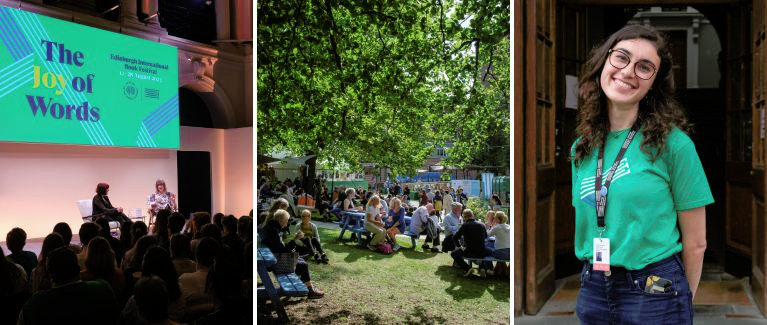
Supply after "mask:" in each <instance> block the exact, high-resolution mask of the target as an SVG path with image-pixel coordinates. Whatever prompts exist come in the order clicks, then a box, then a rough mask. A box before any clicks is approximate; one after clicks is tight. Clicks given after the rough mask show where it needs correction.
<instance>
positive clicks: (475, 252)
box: [450, 209, 493, 277]
mask: <svg viewBox="0 0 767 325" xmlns="http://www.w3.org/2000/svg"><path fill="white" fill-rule="evenodd" d="M463 220H464V223H463V225H461V227H460V228H458V231H457V232H456V233H455V235H453V244H455V247H457V248H456V249H455V250H454V251H453V252H452V253H450V256H452V257H453V261H454V263H453V265H455V266H456V267H458V268H460V269H462V270H464V271H466V274H464V275H469V274H471V273H472V272H473V271H474V268H472V267H471V266H469V264H467V263H466V261H464V260H463V258H464V257H472V258H484V257H485V256H488V255H492V254H493V251H492V250H491V249H490V248H487V247H486V246H485V239H486V238H487V231H486V230H485V226H483V225H482V224H481V223H479V222H477V221H476V220H475V219H474V212H472V211H471V209H465V210H463ZM461 237H463V243H464V245H463V246H461V243H460V239H461ZM488 264H491V263H489V262H482V265H480V268H479V276H481V277H484V276H485V275H486V270H487V269H489V268H490V267H491V266H492V265H488Z"/></svg>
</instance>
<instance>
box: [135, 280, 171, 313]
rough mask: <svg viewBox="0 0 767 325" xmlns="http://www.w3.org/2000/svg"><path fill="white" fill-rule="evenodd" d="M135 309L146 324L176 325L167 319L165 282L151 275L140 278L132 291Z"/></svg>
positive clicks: (167, 299)
mask: <svg viewBox="0 0 767 325" xmlns="http://www.w3.org/2000/svg"><path fill="white" fill-rule="evenodd" d="M133 291H134V294H133V297H134V300H135V301H136V309H137V310H138V314H139V316H141V318H142V319H144V320H145V321H146V323H147V324H151V325H154V324H157V325H178V324H179V323H177V322H174V321H172V320H170V319H169V318H168V304H169V299H170V298H169V297H168V289H167V288H166V287H165V281H163V280H162V279H160V278H159V277H157V276H155V275H153V276H149V277H142V278H141V279H140V280H139V281H138V282H137V283H136V287H135V288H134V289H133Z"/></svg>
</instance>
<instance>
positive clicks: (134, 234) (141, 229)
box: [130, 221, 149, 246]
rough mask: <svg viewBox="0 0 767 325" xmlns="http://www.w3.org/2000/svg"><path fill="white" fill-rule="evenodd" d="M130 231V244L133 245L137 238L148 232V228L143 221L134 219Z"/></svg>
mask: <svg viewBox="0 0 767 325" xmlns="http://www.w3.org/2000/svg"><path fill="white" fill-rule="evenodd" d="M130 233H131V246H133V244H135V243H136V242H137V241H138V239H139V238H141V237H143V236H145V235H146V234H148V233H149V230H148V229H147V226H146V223H144V222H143V221H136V222H134V223H133V225H132V226H131V228H130Z"/></svg>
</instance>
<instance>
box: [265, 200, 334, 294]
mask: <svg viewBox="0 0 767 325" xmlns="http://www.w3.org/2000/svg"><path fill="white" fill-rule="evenodd" d="M288 219H290V214H289V213H288V212H287V211H285V210H277V211H276V212H275V213H274V219H273V220H270V221H269V222H268V223H267V224H266V226H264V227H263V229H262V230H261V242H262V243H263V244H264V245H265V246H266V247H268V248H269V250H271V251H272V253H273V254H278V253H288V252H291V251H293V250H294V249H295V248H296V242H297V241H299V240H301V238H303V232H297V233H296V234H295V236H294V237H293V239H292V240H291V241H289V242H288V243H287V244H285V243H284V242H283V241H282V230H283V229H285V228H286V227H287V226H288ZM296 274H297V275H298V276H299V277H300V278H301V281H303V282H304V283H305V284H306V287H307V288H309V299H316V298H322V296H324V295H325V293H324V292H322V291H321V290H319V289H318V288H315V287H314V284H313V283H312V280H311V276H310V274H309V264H307V263H306V261H304V259H303V258H300V257H299V258H298V263H297V264H296Z"/></svg>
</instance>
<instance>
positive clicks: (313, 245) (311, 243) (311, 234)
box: [296, 209, 328, 264]
mask: <svg viewBox="0 0 767 325" xmlns="http://www.w3.org/2000/svg"><path fill="white" fill-rule="evenodd" d="M299 231H301V232H303V233H304V238H302V239H301V243H302V244H303V245H299V246H297V247H296V249H297V250H298V252H299V254H301V255H306V254H312V255H314V261H315V262H317V263H325V264H327V263H328V256H327V255H325V251H324V250H322V246H321V245H320V233H319V231H317V225H315V224H314V223H312V212H311V211H309V210H308V209H304V210H302V211H301V223H299V224H297V225H296V233H298V232H299Z"/></svg>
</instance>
